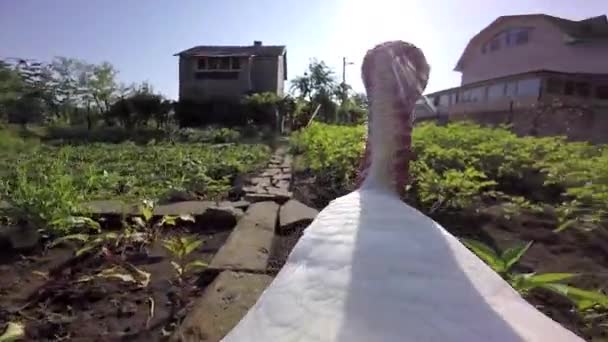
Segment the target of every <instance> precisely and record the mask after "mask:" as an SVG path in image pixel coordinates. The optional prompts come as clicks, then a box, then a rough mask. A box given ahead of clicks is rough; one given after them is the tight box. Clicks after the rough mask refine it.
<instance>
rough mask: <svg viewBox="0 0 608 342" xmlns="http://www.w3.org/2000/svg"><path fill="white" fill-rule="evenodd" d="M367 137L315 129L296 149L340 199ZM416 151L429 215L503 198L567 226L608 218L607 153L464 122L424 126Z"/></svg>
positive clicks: (353, 130) (419, 197) (417, 181)
mask: <svg viewBox="0 0 608 342" xmlns="http://www.w3.org/2000/svg"><path fill="white" fill-rule="evenodd" d="M364 134H365V129H364V127H363V126H356V127H347V126H333V125H325V124H320V123H314V124H313V125H311V126H310V127H308V128H306V129H303V130H301V131H299V132H296V133H294V134H293V135H292V138H291V149H292V152H294V153H296V154H302V155H303V157H304V160H305V162H306V165H307V166H308V168H310V169H311V170H312V171H314V172H315V174H316V175H317V176H319V177H321V178H323V179H326V178H329V179H331V182H333V183H334V184H337V185H338V187H337V189H336V195H337V194H341V193H344V192H346V191H347V190H349V189H352V188H353V186H354V180H355V175H356V172H357V167H358V165H359V161H360V158H361V156H362V153H363V148H364V142H363V139H364ZM413 151H414V153H415V155H416V156H417V158H416V160H415V161H413V162H412V166H411V175H412V184H411V186H410V187H408V189H409V191H408V198H410V199H412V200H413V201H414V202H415V204H417V205H418V206H420V207H421V209H424V210H427V211H434V210H447V209H467V208H472V207H474V206H475V205H476V204H479V202H480V201H483V200H490V199H495V200H496V199H499V200H507V201H510V202H512V203H514V204H516V205H518V206H526V207H529V208H537V207H538V206H537V205H536V204H537V203H536V202H539V201H542V202H547V203H549V204H552V205H555V206H556V208H557V210H558V213H560V215H561V220H562V223H564V222H571V223H572V220H575V221H577V222H579V223H580V221H583V222H587V223H589V222H590V223H594V224H597V223H600V222H604V221H605V218H606V216H607V215H608V211H607V210H608V148H606V147H605V146H594V145H591V144H588V143H581V142H568V141H566V139H565V138H564V137H546V138H536V137H518V136H516V135H515V134H513V133H511V132H510V131H508V130H507V129H506V128H503V127H500V128H486V127H480V126H478V125H475V124H472V123H466V122H460V123H452V124H449V125H446V126H437V125H436V124H433V123H424V124H421V125H418V126H416V128H415V129H414V132H413ZM331 182H330V183H331ZM524 185H525V186H524ZM543 194H546V195H543ZM522 196H523V197H522Z"/></svg>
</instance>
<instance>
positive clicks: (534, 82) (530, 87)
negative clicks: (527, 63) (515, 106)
mask: <svg viewBox="0 0 608 342" xmlns="http://www.w3.org/2000/svg"><path fill="white" fill-rule="evenodd" d="M539 92H540V78H530V79H527V80H520V81H517V95H523V96H538V94H539Z"/></svg>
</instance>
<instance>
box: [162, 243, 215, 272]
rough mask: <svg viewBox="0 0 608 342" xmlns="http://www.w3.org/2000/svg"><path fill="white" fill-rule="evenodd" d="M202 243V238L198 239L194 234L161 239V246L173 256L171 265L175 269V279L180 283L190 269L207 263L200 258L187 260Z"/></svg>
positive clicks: (201, 266)
mask: <svg viewBox="0 0 608 342" xmlns="http://www.w3.org/2000/svg"><path fill="white" fill-rule="evenodd" d="M202 244H203V240H200V238H199V237H198V236H196V235H189V236H179V237H178V236H175V237H171V238H168V239H165V240H163V246H165V248H166V249H167V250H168V251H169V253H171V256H172V257H173V260H172V261H171V265H172V266H173V268H174V269H175V273H176V274H177V279H178V281H179V282H180V283H183V282H184V281H185V278H186V277H187V276H188V275H189V273H190V272H191V271H193V270H195V269H196V268H205V267H207V266H208V264H207V263H205V262H204V261H202V260H192V261H188V256H189V255H190V254H191V253H192V252H194V251H195V250H196V249H197V248H198V247H199V246H200V245H202Z"/></svg>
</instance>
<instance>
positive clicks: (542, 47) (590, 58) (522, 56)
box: [462, 16, 608, 85]
mask: <svg viewBox="0 0 608 342" xmlns="http://www.w3.org/2000/svg"><path fill="white" fill-rule="evenodd" d="M516 27H533V29H532V31H531V32H530V33H529V41H528V43H527V44H523V45H516V46H505V44H504V42H503V44H502V45H501V47H500V49H498V50H496V51H487V52H486V53H485V54H484V53H482V45H483V44H484V43H486V42H488V41H490V40H491V39H492V37H494V36H495V35H496V34H498V33H500V32H502V31H504V30H505V29H508V28H516ZM536 70H552V71H560V72H568V73H596V74H608V43H607V42H606V41H603V42H602V41H599V40H598V41H596V42H584V43H577V44H565V43H564V35H563V33H562V31H561V30H559V28H558V27H557V26H555V25H554V24H552V23H551V22H550V21H549V20H547V19H545V18H543V17H537V16H531V17H520V18H511V19H509V20H505V21H502V22H499V23H497V24H496V25H495V26H494V27H492V28H491V29H490V30H488V31H487V32H483V33H482V34H481V35H480V36H479V37H478V38H476V39H474V40H473V41H472V42H471V46H470V47H469V48H468V49H467V51H466V52H465V55H464V56H463V60H462V85H465V84H469V83H473V82H478V81H483V80H488V79H492V78H497V77H504V76H508V75H514V74H519V73H524V72H530V71H536Z"/></svg>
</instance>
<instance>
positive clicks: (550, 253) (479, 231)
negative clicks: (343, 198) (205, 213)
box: [293, 173, 608, 341]
mask: <svg viewBox="0 0 608 342" xmlns="http://www.w3.org/2000/svg"><path fill="white" fill-rule="evenodd" d="M295 178H296V181H295V183H294V188H293V192H294V196H295V197H296V198H297V199H298V200H299V201H301V202H302V203H305V204H307V205H309V206H311V207H315V208H317V209H319V210H320V209H322V208H323V207H324V206H326V205H327V204H328V201H329V200H331V199H332V198H333V197H332V194H329V193H328V190H327V186H319V185H316V184H315V181H314V180H313V178H312V177H311V176H310V174H305V173H301V174H299V175H296V177H295ZM333 196H335V194H334V195H333ZM432 218H433V219H435V220H436V221H437V222H439V223H440V224H441V225H442V226H443V227H444V228H446V229H447V230H448V231H449V232H450V233H452V234H453V235H455V236H456V237H464V238H472V239H476V240H478V241H481V242H484V243H486V244H487V245H489V246H492V247H494V248H495V249H498V250H504V249H505V248H508V247H512V246H514V245H516V244H519V243H522V242H528V241H534V244H533V245H532V247H531V248H530V249H529V251H528V252H527V253H526V254H525V255H524V257H523V258H522V259H521V261H520V262H519V264H518V265H516V268H515V269H514V270H515V271H517V272H526V273H528V272H537V273H543V272H567V273H579V274H580V276H579V277H576V278H574V279H573V280H572V281H571V282H568V284H570V285H574V286H577V287H579V288H583V289H589V290H591V289H596V290H597V289H601V290H603V291H604V292H605V293H606V292H608V232H606V231H604V230H602V229H596V230H593V231H581V230H577V229H568V230H565V231H562V232H560V233H554V232H553V230H554V229H555V228H556V227H557V225H558V221H557V218H556V216H555V215H554V214H553V213H552V212H550V211H547V212H545V213H540V214H539V213H530V212H523V213H520V214H518V215H515V216H513V217H510V218H509V219H507V218H505V215H504V213H503V211H502V210H501V207H500V206H499V205H495V206H490V207H487V208H479V210H478V212H455V213H449V214H442V215H435V216H432ZM296 234H299V232H297V233H296ZM526 299H527V300H528V301H529V302H530V303H532V304H533V305H535V306H536V307H537V308H538V309H539V310H540V311H542V312H543V313H545V314H546V315H547V316H549V317H551V318H552V319H554V320H555V321H557V322H559V323H560V324H562V325H563V326H565V327H566V328H568V329H570V330H571V331H573V332H575V333H576V334H577V335H579V336H581V337H583V338H584V339H586V340H587V341H608V327H607V326H602V325H601V324H602V323H604V324H606V323H607V319H606V317H608V313H603V314H605V315H604V316H603V318H601V319H598V320H595V321H594V323H590V321H583V319H582V317H580V315H579V314H578V313H577V312H576V311H575V310H573V304H572V303H571V302H570V301H569V300H567V299H564V298H563V297H560V296H558V295H556V294H553V293H551V292H548V291H543V290H534V291H532V292H531V293H530V294H529V295H528V296H527V298H526ZM600 314H602V313H600Z"/></svg>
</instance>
